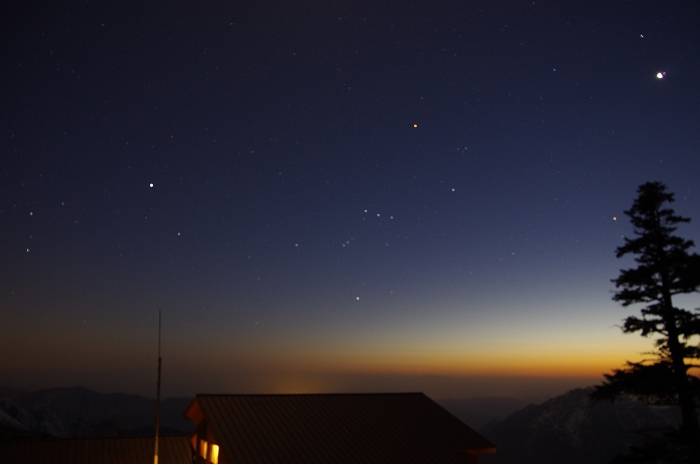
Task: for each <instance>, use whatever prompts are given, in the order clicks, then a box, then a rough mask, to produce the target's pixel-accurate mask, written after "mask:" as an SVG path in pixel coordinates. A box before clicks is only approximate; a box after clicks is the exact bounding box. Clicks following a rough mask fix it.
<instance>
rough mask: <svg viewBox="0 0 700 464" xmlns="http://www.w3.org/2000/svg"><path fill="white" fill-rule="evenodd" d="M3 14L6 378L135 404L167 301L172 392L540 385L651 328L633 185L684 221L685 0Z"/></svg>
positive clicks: (526, 390)
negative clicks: (660, 192) (630, 295)
mask: <svg viewBox="0 0 700 464" xmlns="http://www.w3.org/2000/svg"><path fill="white" fill-rule="evenodd" d="M611 3H612V4H611ZM2 8H3V10H2V15H1V18H2V19H0V22H1V24H0V30H2V32H1V33H2V35H3V44H5V45H4V47H3V48H2V58H3V63H5V65H4V67H3V72H2V77H1V79H2V88H1V90H0V99H1V100H0V118H1V122H2V124H0V182H1V184H0V189H1V190H0V307H1V308H2V311H1V312H0V324H1V325H2V327H3V328H4V330H3V332H4V336H3V337H2V339H1V340H0V351H1V352H2V353H3V356H2V357H1V358H0V376H1V378H2V379H3V383H5V384H8V385H10V386H18V387H21V388H29V389H34V388H42V387H50V386H61V385H62V386H69V385H75V384H81V385H85V386H88V387H92V388H97V389H100V390H103V391H118V390H121V391H130V392H137V393H142V394H149V395H152V391H153V384H154V366H155V359H156V342H155V340H156V331H157V317H158V316H157V315H158V309H159V308H162V310H163V337H164V338H163V354H164V359H165V360H164V363H165V364H164V365H165V366H166V373H165V376H164V391H165V393H167V394H173V395H174V394H192V393H195V392H256V391H275V392H284V391H349V390H352V391H360V390H424V391H426V392H427V393H428V394H430V395H432V396H437V397H445V396H453V397H457V396H471V395H476V394H479V395H483V394H497V395H513V396H528V397H535V396H538V397H539V396H543V397H544V396H546V395H549V394H554V393H559V392H560V391H563V390H564V389H566V388H569V387H573V386H583V385H585V384H592V383H595V382H597V381H598V380H599V379H600V378H601V374H602V373H603V372H607V371H609V370H610V369H611V368H614V367H619V366H620V365H622V363H623V362H624V361H625V360H626V359H639V357H640V356H641V355H640V353H641V352H643V351H645V350H648V349H649V348H650V347H651V344H650V342H649V341H648V340H643V339H640V338H639V337H636V336H631V335H627V336H623V335H622V334H621V333H620V331H619V329H618V328H617V326H616V325H617V324H619V323H620V321H621V319H622V318H624V317H625V316H626V315H628V314H630V313H631V312H632V311H633V310H631V309H629V308H628V309H625V308H621V307H619V306H617V305H616V304H614V303H613V302H612V301H611V300H610V297H611V291H612V290H613V286H612V284H611V283H610V279H612V278H614V277H616V275H617V273H618V271H619V269H620V268H621V267H624V266H629V265H630V264H631V263H630V262H629V261H620V260H617V259H616V258H615V255H614V251H615V247H616V246H619V245H620V244H621V243H622V237H623V236H624V235H625V234H629V233H630V232H631V228H630V226H629V224H628V222H627V221H626V218H625V217H624V214H623V211H624V210H625V209H627V208H628V207H629V206H630V205H631V203H632V200H633V198H634V196H635V192H636V188H637V186H638V185H640V184H641V183H643V182H646V181H649V180H660V181H663V182H665V183H666V184H667V185H668V186H669V188H670V190H671V191H674V192H676V196H677V202H676V205H675V206H676V209H677V211H678V212H679V213H681V214H683V215H686V216H690V217H692V218H695V220H696V221H695V222H692V223H691V224H690V225H688V226H686V227H684V228H682V229H681V230H680V233H681V234H682V235H684V236H685V237H688V238H691V239H695V240H697V239H698V237H699V234H698V223H697V221H698V220H700V219H699V218H700V195H699V194H698V190H697V179H698V173H699V168H700V158H699V157H698V147H700V131H698V127H700V59H699V58H700V37H699V36H700V29H698V27H697V24H700V7H699V6H698V5H695V4H694V3H692V2H648V1H641V2H640V1H635V2H623V1H620V2H610V3H609V2H542V3H540V2H535V3H533V2H497V3H494V2H462V1H459V2H457V1H444V2H428V1H416V2H413V1H411V2H391V1H373V2H362V1H360V2H347V1H338V2H327V1H323V2H322V1H308V2H281V1H279V2H278V1H273V0H270V1H266V2H237V3H235V4H234V3H231V2H208V3H207V4H206V5H200V4H197V5H195V4H194V3H193V4H187V3H184V2H175V4H173V3H172V2H167V3H166V2H162V3H159V2H153V3H150V4H149V5H142V4H140V3H136V2H119V4H118V5H117V4H115V5H111V6H105V5H101V4H82V3H76V2H61V1H59V2H51V3H41V2H26V3H25V2H21V3H20V2H15V3H14V4H11V5H10V6H4V7H2ZM657 72H665V73H666V74H665V77H664V78H663V79H657V78H656V73H657ZM696 300H697V298H696V299H692V298H691V299H689V300H688V301H687V303H688V305H689V307H695V306H698V303H697V301H696ZM693 305H695V306H693Z"/></svg>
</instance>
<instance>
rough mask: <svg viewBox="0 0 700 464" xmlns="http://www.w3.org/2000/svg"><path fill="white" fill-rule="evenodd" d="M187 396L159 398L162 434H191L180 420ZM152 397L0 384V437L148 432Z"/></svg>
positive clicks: (152, 415)
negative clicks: (32, 389)
mask: <svg viewBox="0 0 700 464" xmlns="http://www.w3.org/2000/svg"><path fill="white" fill-rule="evenodd" d="M190 401H191V398H168V399H165V400H163V401H162V402H161V422H160V423H161V433H162V434H173V433H189V432H191V431H192V429H193V424H192V423H191V422H190V421H187V420H185V419H183V418H182V414H183V412H184V411H185V408H186V407H187V405H188V404H189V403H190ZM155 404H156V403H155V400H154V399H149V398H144V397H142V396H138V395H127V394H123V393H114V394H109V395H105V394H101V393H97V392H94V391H91V390H88V389H87V388H83V387H73V388H52V389H48V390H41V391H37V392H31V393H29V392H22V391H18V390H14V389H10V388H0V436H2V437H26V436H50V437H74V436H80V437H95V436H109V435H115V436H137V435H152V434H153V433H154V426H155Z"/></svg>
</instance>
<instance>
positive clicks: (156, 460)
mask: <svg viewBox="0 0 700 464" xmlns="http://www.w3.org/2000/svg"><path fill="white" fill-rule="evenodd" d="M160 365H161V358H160V309H158V384H157V387H156V443H155V452H154V454H153V464H158V435H159V431H160Z"/></svg>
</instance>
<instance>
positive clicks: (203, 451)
mask: <svg viewBox="0 0 700 464" xmlns="http://www.w3.org/2000/svg"><path fill="white" fill-rule="evenodd" d="M199 455H200V456H202V457H203V458H204V459H206V458H207V441H206V440H199Z"/></svg>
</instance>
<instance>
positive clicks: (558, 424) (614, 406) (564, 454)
mask: <svg viewBox="0 0 700 464" xmlns="http://www.w3.org/2000/svg"><path fill="white" fill-rule="evenodd" d="M591 391H592V388H586V389H576V390H572V391H569V392H567V393H565V394H564V395H562V396H558V397H556V398H552V399H550V400H548V401H546V402H544V403H542V404H541V405H536V406H535V405H530V406H527V407H526V408H524V409H521V410H520V411H517V412H515V413H513V414H511V415H510V416H508V417H507V418H506V419H504V420H503V421H501V422H499V423H497V424H495V425H492V426H489V427H486V428H482V429H481V432H482V433H483V434H484V435H485V436H486V437H488V438H489V439H490V440H492V441H493V442H494V443H495V444H496V446H497V447H498V452H497V454H496V455H493V456H484V457H483V458H482V459H480V462H482V463H485V464H496V463H498V464H530V463H533V464H534V463H538V464H539V463H543V462H545V463H550V462H552V463H555V462H566V463H569V464H594V463H595V464H600V463H605V462H608V461H609V460H610V459H611V458H612V457H613V456H615V455H617V454H625V453H627V452H628V450H629V446H630V445H632V444H638V443H640V442H641V441H642V439H643V435H644V434H654V433H658V430H660V429H664V428H667V427H670V426H675V425H677V424H678V423H679V421H680V414H679V412H678V411H677V409H676V408H652V407H649V406H646V405H643V404H641V403H639V402H638V401H634V400H631V399H620V400H618V401H616V402H615V403H609V402H600V403H593V402H592V401H590V399H589V395H590V393H591Z"/></svg>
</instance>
